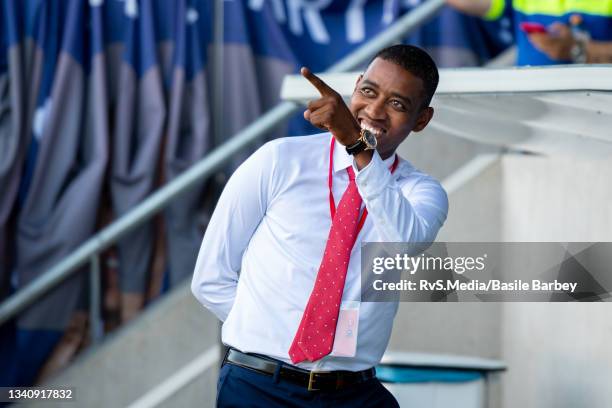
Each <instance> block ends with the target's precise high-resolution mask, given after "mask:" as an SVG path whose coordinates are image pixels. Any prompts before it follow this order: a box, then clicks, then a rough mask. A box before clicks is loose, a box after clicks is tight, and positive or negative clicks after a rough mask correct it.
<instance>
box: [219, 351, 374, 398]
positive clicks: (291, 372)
mask: <svg viewBox="0 0 612 408" xmlns="http://www.w3.org/2000/svg"><path fill="white" fill-rule="evenodd" d="M223 362H224V363H226V362H227V363H230V364H234V365H237V366H240V367H244V368H249V369H251V370H254V371H257V372H259V373H262V374H267V375H270V376H272V375H274V373H275V372H276V370H277V369H278V366H279V364H280V366H281V367H280V370H279V377H280V378H281V379H283V380H287V381H290V382H292V383H294V384H298V385H301V386H303V387H304V388H307V389H308V391H333V390H339V389H342V388H346V387H349V386H351V385H355V384H359V383H362V382H365V381H367V380H369V379H371V378H374V377H376V370H375V369H374V368H370V369H368V370H363V371H308V370H303V369H301V368H297V367H293V366H290V365H288V364H285V363H283V362H279V361H277V360H273V359H270V358H266V357H265V356H258V355H254V354H246V353H243V352H241V351H238V350H236V349H233V348H230V349H229V350H228V352H227V354H226V355H225V358H224V359H223Z"/></svg>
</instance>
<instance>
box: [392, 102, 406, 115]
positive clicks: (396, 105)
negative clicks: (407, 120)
mask: <svg viewBox="0 0 612 408" xmlns="http://www.w3.org/2000/svg"><path fill="white" fill-rule="evenodd" d="M390 103H391V106H393V108H394V109H396V110H398V111H402V112H404V111H405V110H406V107H405V106H404V104H403V103H402V102H400V101H398V100H397V99H392V100H391V101H390Z"/></svg>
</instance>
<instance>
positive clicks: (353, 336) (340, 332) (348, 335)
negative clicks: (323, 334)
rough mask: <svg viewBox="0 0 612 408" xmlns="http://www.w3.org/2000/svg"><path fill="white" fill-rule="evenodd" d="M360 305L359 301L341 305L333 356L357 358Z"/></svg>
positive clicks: (345, 302) (346, 302)
mask: <svg viewBox="0 0 612 408" xmlns="http://www.w3.org/2000/svg"><path fill="white" fill-rule="evenodd" d="M360 303H361V302H357V301H344V302H342V303H341V304H340V312H339V313H338V324H337V325H336V336H335V337H334V347H333V349H332V352H331V355H332V356H335V357H355V353H356V352H357V333H358V329H359V305H360Z"/></svg>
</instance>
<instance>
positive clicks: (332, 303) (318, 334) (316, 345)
mask: <svg viewBox="0 0 612 408" xmlns="http://www.w3.org/2000/svg"><path fill="white" fill-rule="evenodd" d="M347 171H348V174H349V185H348V187H347V189H346V191H345V192H344V194H343V195H342V199H341V200H340V203H339V204H338V209H337V211H336V213H335V215H334V218H333V220H332V225H331V228H330V230H329V237H328V239H327V245H326V246H325V252H324V253H323V260H322V261H321V265H320V266H319V272H318V273H317V279H316V281H315V284H314V288H313V290H312V293H311V294H310V298H309V299H308V304H307V305H306V309H305V310H304V314H303V315H302V321H301V322H300V326H299V327H298V330H297V333H296V335H295V338H294V339H293V343H292V344H291V347H290V348H289V357H291V361H292V362H293V363H294V364H297V363H300V362H302V361H304V360H308V361H317V360H319V359H321V358H323V357H325V356H326V355H328V354H329V353H331V351H332V347H333V345H334V335H335V334H336V323H337V319H338V312H339V310H340V301H341V299H342V291H343V290H344V281H345V279H346V271H347V269H348V264H349V260H350V257H351V249H352V248H353V245H354V244H355V240H356V239H357V234H359V228H358V225H357V224H358V220H359V209H360V207H361V196H360V195H359V192H358V191H357V184H356V183H355V173H354V172H353V169H352V168H351V167H348V168H347Z"/></svg>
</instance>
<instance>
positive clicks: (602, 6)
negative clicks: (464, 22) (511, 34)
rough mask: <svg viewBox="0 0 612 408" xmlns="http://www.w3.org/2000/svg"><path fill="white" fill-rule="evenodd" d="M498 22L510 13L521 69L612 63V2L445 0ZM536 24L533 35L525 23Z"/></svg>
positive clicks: (470, 12)
mask: <svg viewBox="0 0 612 408" xmlns="http://www.w3.org/2000/svg"><path fill="white" fill-rule="evenodd" d="M447 3H448V4H449V5H451V6H453V7H455V8H457V9H458V10H460V11H463V12H465V13H468V14H473V15H477V16H481V17H484V18H486V19H488V20H495V19H498V18H500V17H501V16H502V15H504V14H507V13H509V14H510V15H511V16H512V19H513V21H514V25H515V37H516V44H517V48H518V61H517V62H518V65H550V64H560V63H561V64H568V63H610V62H612V0H447ZM525 23H527V24H528V25H529V24H531V25H532V27H533V23H536V24H537V25H538V26H539V27H536V28H537V29H532V30H529V27H526V26H525V25H524V24H525Z"/></svg>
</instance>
